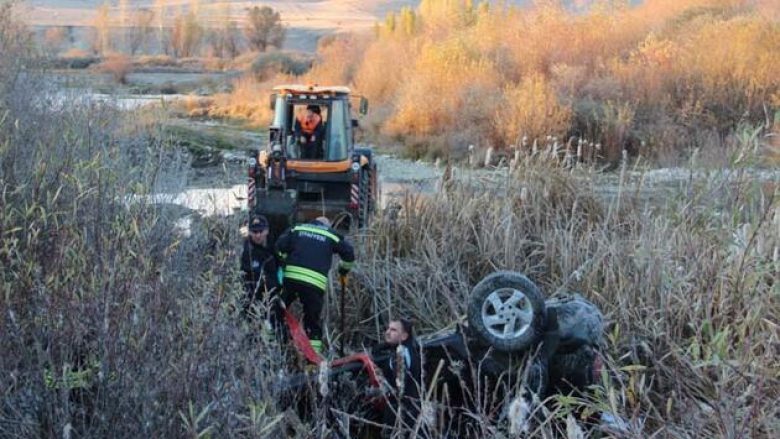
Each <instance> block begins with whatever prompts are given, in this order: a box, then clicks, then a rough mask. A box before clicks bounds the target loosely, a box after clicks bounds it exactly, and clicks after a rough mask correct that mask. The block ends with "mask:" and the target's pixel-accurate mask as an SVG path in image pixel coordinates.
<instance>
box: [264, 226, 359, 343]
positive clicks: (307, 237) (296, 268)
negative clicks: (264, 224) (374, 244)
mask: <svg viewBox="0 0 780 439" xmlns="http://www.w3.org/2000/svg"><path fill="white" fill-rule="evenodd" d="M276 252H277V254H278V256H279V258H280V260H281V261H283V263H284V285H283V286H284V294H283V299H284V301H285V303H286V304H288V305H289V304H290V303H291V302H292V301H293V300H295V297H296V296H297V297H299V298H300V299H301V304H302V305H303V327H304V329H305V330H306V334H307V335H308V336H309V339H310V340H311V346H312V348H313V349H314V350H315V351H317V352H322V326H321V323H320V314H321V313H322V306H323V304H324V301H325V292H326V291H327V287H328V272H329V271H330V268H331V265H332V261H333V254H334V253H336V254H338V255H339V256H340V257H341V261H340V262H339V267H338V271H339V275H342V276H346V275H347V273H349V270H350V269H351V268H352V265H353V264H354V261H355V252H354V250H353V248H352V245H351V244H350V243H349V242H348V241H347V240H346V239H344V237H343V236H342V235H341V234H340V233H338V232H337V231H335V230H333V229H332V228H331V227H330V221H329V220H328V219H327V218H325V217H319V218H317V219H316V220H314V221H312V222H310V223H306V224H300V225H297V226H295V227H292V228H290V229H288V230H287V231H285V232H284V233H283V234H282V236H280V237H279V239H278V240H277V241H276Z"/></svg>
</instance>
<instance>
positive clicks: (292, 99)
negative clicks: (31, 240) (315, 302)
mask: <svg viewBox="0 0 780 439" xmlns="http://www.w3.org/2000/svg"><path fill="white" fill-rule="evenodd" d="M270 106H271V109H272V110H273V112H274V116H273V121H272V123H271V126H270V127H269V139H268V143H267V146H266V148H264V149H261V150H258V151H257V155H256V157H255V159H254V160H252V161H250V164H249V170H248V176H249V181H248V190H247V195H248V196H247V199H248V203H249V205H248V208H249V211H250V213H251V214H262V215H264V216H266V218H268V221H269V223H270V229H271V230H270V232H271V236H272V237H276V236H279V234H280V233H281V232H282V231H284V230H285V229H286V228H287V227H289V226H291V225H292V224H295V223H297V222H301V221H306V220H310V219H313V218H316V217H319V216H325V217H328V218H329V219H330V220H331V222H332V223H333V224H334V226H336V227H338V228H341V229H346V230H350V229H353V228H361V227H365V226H367V225H368V223H369V221H370V219H371V217H372V215H373V213H374V210H375V209H376V204H377V198H378V187H377V166H376V162H375V160H374V155H373V151H372V149H371V148H369V147H360V146H358V145H356V144H355V130H356V128H358V127H359V124H358V119H357V118H356V117H355V116H357V115H360V116H362V115H365V114H366V113H367V112H368V100H367V99H366V98H365V97H362V96H359V95H355V94H352V92H351V90H350V89H349V88H348V87H345V86H320V85H300V84H291V85H279V86H276V87H274V88H273V91H272V93H271V95H270ZM353 107H354V108H353ZM307 112H308V113H314V114H316V116H311V115H310V117H311V118H312V119H313V120H314V121H317V122H318V126H317V131H316V135H312V134H307V133H306V132H305V131H303V129H304V128H306V127H305V126H302V125H306V123H303V124H302V121H304V122H305V117H306V113H307Z"/></svg>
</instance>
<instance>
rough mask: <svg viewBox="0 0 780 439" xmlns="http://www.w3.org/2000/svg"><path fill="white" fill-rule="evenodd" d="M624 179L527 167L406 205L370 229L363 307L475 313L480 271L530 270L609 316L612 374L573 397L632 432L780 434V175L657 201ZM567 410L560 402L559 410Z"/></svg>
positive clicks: (429, 324) (672, 192)
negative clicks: (590, 395) (609, 182)
mask: <svg viewBox="0 0 780 439" xmlns="http://www.w3.org/2000/svg"><path fill="white" fill-rule="evenodd" d="M735 157H736V156H735ZM623 175H624V177H623V179H622V180H621V181H619V182H617V183H616V187H615V189H616V190H617V193H615V192H614V191H608V192H603V191H601V190H600V189H599V188H597V187H595V186H593V185H592V184H590V183H588V181H589V178H588V176H587V175H577V173H573V174H571V173H568V172H565V171H556V170H551V169H550V168H549V167H548V166H546V165H545V166H539V165H534V164H533V163H530V162H529V163H526V166H525V167H523V170H522V171H518V172H517V173H516V174H515V175H509V176H507V177H505V178H506V179H505V180H503V181H501V180H499V181H493V182H491V183H490V185H488V186H487V187H484V188H482V189H474V187H473V185H474V183H475V182H471V184H469V185H467V186H466V187H460V188H458V187H456V188H455V189H453V190H451V191H450V192H448V193H447V194H446V196H437V197H432V198H425V199H417V200H415V199H408V200H407V201H406V203H407V205H406V206H405V207H404V209H403V210H402V212H405V214H402V215H400V216H399V217H397V218H395V219H383V220H381V221H379V222H378V223H377V224H376V225H375V226H373V227H372V229H371V230H369V231H367V232H366V234H365V236H363V240H362V243H363V245H364V246H365V247H364V248H365V253H364V254H363V255H361V258H360V260H361V266H360V276H361V285H360V288H359V289H358V290H357V291H355V292H354V298H353V301H354V302H353V304H352V306H354V307H355V308H356V309H362V310H363V311H362V312H363V313H364V314H365V313H367V312H368V311H373V313H374V314H375V315H377V316H378V317H380V318H387V316H388V314H392V315H406V316H411V317H413V318H414V319H415V320H416V321H417V322H418V324H419V325H420V329H421V330H422V332H425V330H437V329H439V328H442V327H446V326H448V325H451V324H452V323H453V322H454V321H456V320H457V318H456V317H455V316H461V317H462V316H464V315H465V308H464V305H465V303H466V298H467V296H468V292H469V289H470V287H471V286H473V285H474V284H475V283H476V282H477V281H478V280H479V279H481V278H482V277H483V276H484V275H486V274H488V273H490V272H492V271H494V270H497V269H511V270H519V271H522V272H524V273H526V274H528V275H529V276H530V278H531V279H532V280H534V281H535V282H537V283H538V284H539V285H540V286H541V287H542V289H543V291H544V292H545V293H546V294H547V295H549V296H552V295H556V294H560V293H561V292H572V291H577V292H580V293H581V294H583V295H585V296H586V297H587V298H589V299H590V300H593V301H594V302H595V303H597V304H598V305H599V307H600V308H601V309H602V310H603V311H604V312H605V313H606V315H607V316H608V320H609V326H608V330H607V333H608V336H607V339H608V343H607V346H606V353H607V355H608V357H609V358H610V362H609V363H610V365H611V367H612V370H613V375H610V376H611V378H609V379H607V380H605V381H604V382H603V383H602V385H601V386H600V387H599V389H600V390H599V391H598V392H596V394H597V396H596V398H595V399H594V400H591V401H590V402H583V401H580V402H578V403H575V405H576V404H585V405H590V407H592V408H593V409H597V408H598V409H605V408H606V409H607V410H609V411H616V412H617V413H619V414H620V415H622V416H623V417H625V419H628V420H629V421H630V425H631V430H630V432H629V433H628V434H627V435H628V436H630V437H651V436H652V435H660V436H661V437H773V436H775V435H776V434H777V433H778V432H780V423H779V422H778V421H777V419H778V407H777V405H776V404H775V403H774V401H776V400H777V398H778V397H780V382H779V381H778V377H777V370H778V367H780V362H778V361H779V360H778V358H779V357H778V356H777V343H778V340H780V339H779V338H778V337H780V328H778V326H777V324H776V318H775V316H777V315H778V312H779V311H780V301H779V300H778V297H779V296H778V285H777V276H778V271H779V270H780V259H778V258H780V239H778V236H780V233H778V231H780V229H778V227H780V200H779V199H778V195H780V189H779V188H778V184H777V181H775V182H774V183H769V184H765V183H761V182H757V181H755V180H754V179H753V178H752V177H751V176H750V175H749V174H747V173H744V172H740V171H734V172H729V173H714V174H710V175H709V176H708V177H705V178H704V179H703V180H701V179H700V178H697V179H694V180H692V181H690V182H688V183H682V184H679V185H677V186H676V187H669V188H666V189H664V188H654V189H652V191H651V195H652V197H651V198H650V199H649V200H648V199H647V198H646V197H644V196H639V197H638V196H637V195H638V194H642V193H644V191H645V189H646V188H643V185H644V183H643V181H644V179H642V178H638V179H633V178H632V179H629V178H628V175H629V173H628V172H627V171H626V172H624V173H623ZM640 177H641V176H640ZM365 328H366V330H367V331H369V332H370V331H376V329H375V328H374V325H373V323H372V322H371V321H368V322H366V324H365ZM571 404H572V400H569V399H566V398H558V399H557V402H556V403H554V404H552V405H551V406H552V407H558V410H559V411H557V412H554V413H553V417H555V416H563V417H565V414H566V413H567V409H566V407H569V406H570V405H571ZM553 425H554V424H549V425H547V426H543V427H541V428H542V429H543V430H544V429H549V428H554V427H553ZM499 427H500V426H499ZM504 427H506V426H504Z"/></svg>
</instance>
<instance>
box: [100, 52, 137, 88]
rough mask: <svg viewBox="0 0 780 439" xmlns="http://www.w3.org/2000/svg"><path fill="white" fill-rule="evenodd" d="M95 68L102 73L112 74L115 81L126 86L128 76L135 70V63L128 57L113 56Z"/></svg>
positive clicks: (121, 55) (106, 58)
mask: <svg viewBox="0 0 780 439" xmlns="http://www.w3.org/2000/svg"><path fill="white" fill-rule="evenodd" d="M95 67H96V69H97V70H98V71H100V72H103V73H108V74H110V75H111V77H112V78H114V81H116V82H118V83H120V84H126V83H127V75H128V74H129V73H130V72H131V71H132V70H133V63H132V62H131V60H130V57H128V56H127V55H123V54H111V55H108V56H106V57H105V59H104V60H103V62H101V63H100V64H98V65H97V66H95Z"/></svg>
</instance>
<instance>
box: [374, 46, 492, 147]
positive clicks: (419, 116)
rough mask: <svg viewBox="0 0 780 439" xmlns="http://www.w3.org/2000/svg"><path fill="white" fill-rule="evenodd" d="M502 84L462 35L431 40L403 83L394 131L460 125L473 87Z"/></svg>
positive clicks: (392, 124) (432, 130)
mask: <svg viewBox="0 0 780 439" xmlns="http://www.w3.org/2000/svg"><path fill="white" fill-rule="evenodd" d="M481 87H498V77H497V75H496V72H495V70H494V69H493V66H492V65H491V63H490V62H489V61H488V60H486V59H484V58H482V57H480V56H479V54H476V53H474V52H473V51H472V50H470V49H469V48H468V46H467V45H466V44H465V41H464V40H462V39H458V38H455V39H452V40H449V41H445V42H443V43H434V44H428V45H426V46H425V47H423V48H422V50H421V52H420V55H419V56H418V58H417V61H416V63H415V65H414V69H412V70H411V71H410V72H409V76H408V77H407V78H406V80H405V81H404V82H403V83H402V84H401V87H400V90H399V95H398V101H397V104H396V112H395V114H394V116H393V117H392V118H391V119H390V121H388V124H387V131H388V133H391V134H404V135H408V134H413V135H429V134H437V133H442V132H446V131H449V130H453V129H457V127H458V125H459V124H460V123H461V116H462V112H463V111H464V110H467V109H464V108H462V107H463V105H464V103H465V102H466V100H467V97H466V94H465V91H466V90H468V89H471V88H481Z"/></svg>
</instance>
